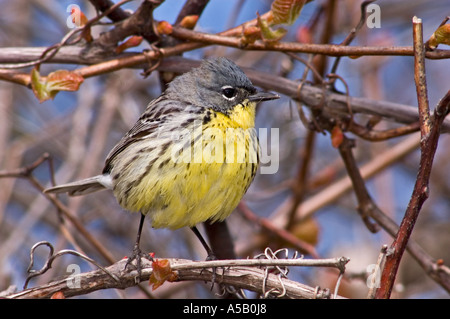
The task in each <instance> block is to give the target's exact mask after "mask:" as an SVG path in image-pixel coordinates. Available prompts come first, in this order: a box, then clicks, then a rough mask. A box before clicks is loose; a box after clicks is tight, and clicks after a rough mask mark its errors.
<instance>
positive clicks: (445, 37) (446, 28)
mask: <svg viewBox="0 0 450 319" xmlns="http://www.w3.org/2000/svg"><path fill="white" fill-rule="evenodd" d="M439 44H446V45H450V24H444V25H441V26H440V27H439V28H437V30H436V31H434V33H433V34H432V35H431V37H430V39H429V40H428V46H429V47H430V49H436V48H437V46H438V45H439Z"/></svg>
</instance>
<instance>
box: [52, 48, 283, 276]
mask: <svg viewBox="0 0 450 319" xmlns="http://www.w3.org/2000/svg"><path fill="white" fill-rule="evenodd" d="M277 98H279V96H278V95H276V94H273V93H267V92H258V91H257V90H256V88H255V87H254V86H253V84H252V83H251V81H250V80H249V79H248V77H247V76H246V75H245V73H244V72H243V71H242V70H241V69H240V68H239V67H238V66H237V65H236V64H235V63H234V62H232V61H230V60H228V59H226V58H223V57H219V58H214V59H209V60H205V61H203V62H202V63H201V64H200V66H199V67H198V68H194V69H191V70H190V71H189V72H187V73H184V74H182V75H180V76H178V77H176V78H175V79H174V80H173V81H172V82H171V83H170V84H169V85H168V87H167V88H166V90H165V91H164V92H163V93H162V94H161V95H160V96H159V97H158V98H156V99H154V100H153V101H152V102H150V104H149V105H148V106H147V108H146V110H145V111H144V113H143V114H142V115H141V117H140V118H139V120H138V121H137V122H136V124H135V125H134V126H133V127H132V128H131V130H129V131H128V133H126V135H125V136H124V137H123V138H122V139H121V140H120V141H119V143H118V144H117V145H116V146H115V147H114V148H113V149H112V150H111V152H110V153H109V155H108V156H107V158H106V161H105V166H104V168H103V171H102V174H100V175H97V176H94V177H91V178H87V179H84V180H80V181H76V182H73V183H68V184H64V185H60V186H56V187H52V188H49V189H46V190H45V192H46V193H63V192H65V193H68V194H69V195H72V196H75V195H84V194H88V193H91V192H95V191H98V190H102V189H111V190H112V192H113V194H114V196H115V197H116V199H117V201H118V203H119V204H120V205H121V206H122V207H123V208H124V209H126V210H128V211H130V212H140V213H141V219H140V223H139V228H138V234H137V238H136V243H135V245H134V248H133V254H132V256H130V257H129V259H128V262H127V265H128V264H129V263H130V262H131V261H132V260H134V259H137V264H138V266H137V267H140V260H141V257H142V256H144V254H142V253H141V250H140V248H139V242H140V236H141V231H142V226H143V223H144V218H145V217H146V216H148V217H149V219H150V221H151V225H152V227H154V228H161V227H164V228H170V229H177V228H181V227H186V226H187V227H190V228H191V229H192V230H193V232H194V233H195V235H196V236H197V237H198V238H199V240H200V241H201V243H202V245H203V246H204V247H205V249H206V251H207V254H208V259H214V253H213V251H212V250H211V248H210V247H209V246H208V244H207V243H206V241H205V240H204V239H203V238H202V236H201V234H200V232H199V231H198V230H197V228H196V225H197V224H198V223H201V222H205V221H210V222H215V221H223V220H224V219H225V218H226V217H227V216H229V215H230V214H231V212H232V211H233V210H234V209H235V208H236V206H237V205H238V204H239V201H240V200H241V198H242V197H243V195H244V194H245V192H246V191H247V189H248V187H249V186H250V184H251V182H252V181H253V178H254V177H255V174H256V171H257V168H258V162H259V156H258V151H259V145H258V140H257V137H256V132H255V129H254V125H255V107H256V104H257V103H258V102H260V101H267V100H273V99H277ZM138 270H139V268H138Z"/></svg>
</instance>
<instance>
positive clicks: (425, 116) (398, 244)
mask: <svg viewBox="0 0 450 319" xmlns="http://www.w3.org/2000/svg"><path fill="white" fill-rule="evenodd" d="M413 40H414V49H415V59H414V71H415V77H414V78H415V82H416V89H417V100H418V103H419V114H420V123H421V125H420V131H421V143H420V150H421V154H420V165H419V171H418V174H417V178H416V182H415V184H414V189H413V193H412V195H411V199H410V202H409V204H408V207H407V209H406V212H405V216H404V217H403V219H402V222H401V224H400V227H399V230H398V233H397V235H396V237H395V239H394V241H393V243H392V244H391V246H390V247H389V250H388V252H387V255H386V264H385V268H384V269H383V273H382V276H381V286H380V288H379V289H378V291H377V293H376V297H377V298H389V297H390V295H391V292H392V288H393V286H394V282H395V277H396V275H397V271H398V268H399V265H400V261H401V258H402V256H403V253H404V251H405V249H406V246H407V243H408V241H409V238H410V236H411V234H412V231H413V228H414V225H415V223H416V221H417V218H418V216H419V213H420V210H421V208H422V205H423V203H424V202H425V201H426V200H427V198H428V194H429V179H430V175H431V169H432V166H433V159H434V154H435V152H436V149H437V145H438V140H439V135H440V130H441V125H442V122H443V121H444V119H445V117H446V115H447V114H448V112H449V111H450V91H448V92H447V94H446V95H445V96H444V98H443V99H442V100H441V101H440V102H439V104H438V105H437V106H436V108H435V112H434V115H433V118H432V119H430V118H429V107H428V99H427V97H426V96H427V95H426V91H427V88H426V82H425V60H424V50H425V47H424V44H423V31H422V22H421V20H420V19H417V18H416V17H414V18H413ZM448 281H449V279H448V278H447V282H448Z"/></svg>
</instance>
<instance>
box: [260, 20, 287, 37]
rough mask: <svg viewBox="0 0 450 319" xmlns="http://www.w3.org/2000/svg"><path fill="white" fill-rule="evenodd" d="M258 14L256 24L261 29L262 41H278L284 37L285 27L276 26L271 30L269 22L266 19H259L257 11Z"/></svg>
mask: <svg viewBox="0 0 450 319" xmlns="http://www.w3.org/2000/svg"><path fill="white" fill-rule="evenodd" d="M257 16H258V26H259V28H260V30H261V38H262V39H263V40H264V41H273V42H276V41H279V40H281V38H282V37H284V36H285V35H286V33H287V30H286V29H283V28H278V29H276V30H273V29H272V28H271V27H270V25H269V23H268V22H267V20H264V19H261V17H260V16H259V14H258V13H257Z"/></svg>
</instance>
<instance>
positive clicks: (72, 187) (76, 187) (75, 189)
mask: <svg viewBox="0 0 450 319" xmlns="http://www.w3.org/2000/svg"><path fill="white" fill-rule="evenodd" d="M111 188H112V183H111V176H110V175H108V174H105V175H97V176H94V177H89V178H86V179H82V180H80V181H76V182H72V183H67V184H62V185H58V186H54V187H51V188H47V189H46V190H44V193H67V194H69V195H70V196H79V195H86V194H90V193H93V192H96V191H99V190H103V189H111Z"/></svg>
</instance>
